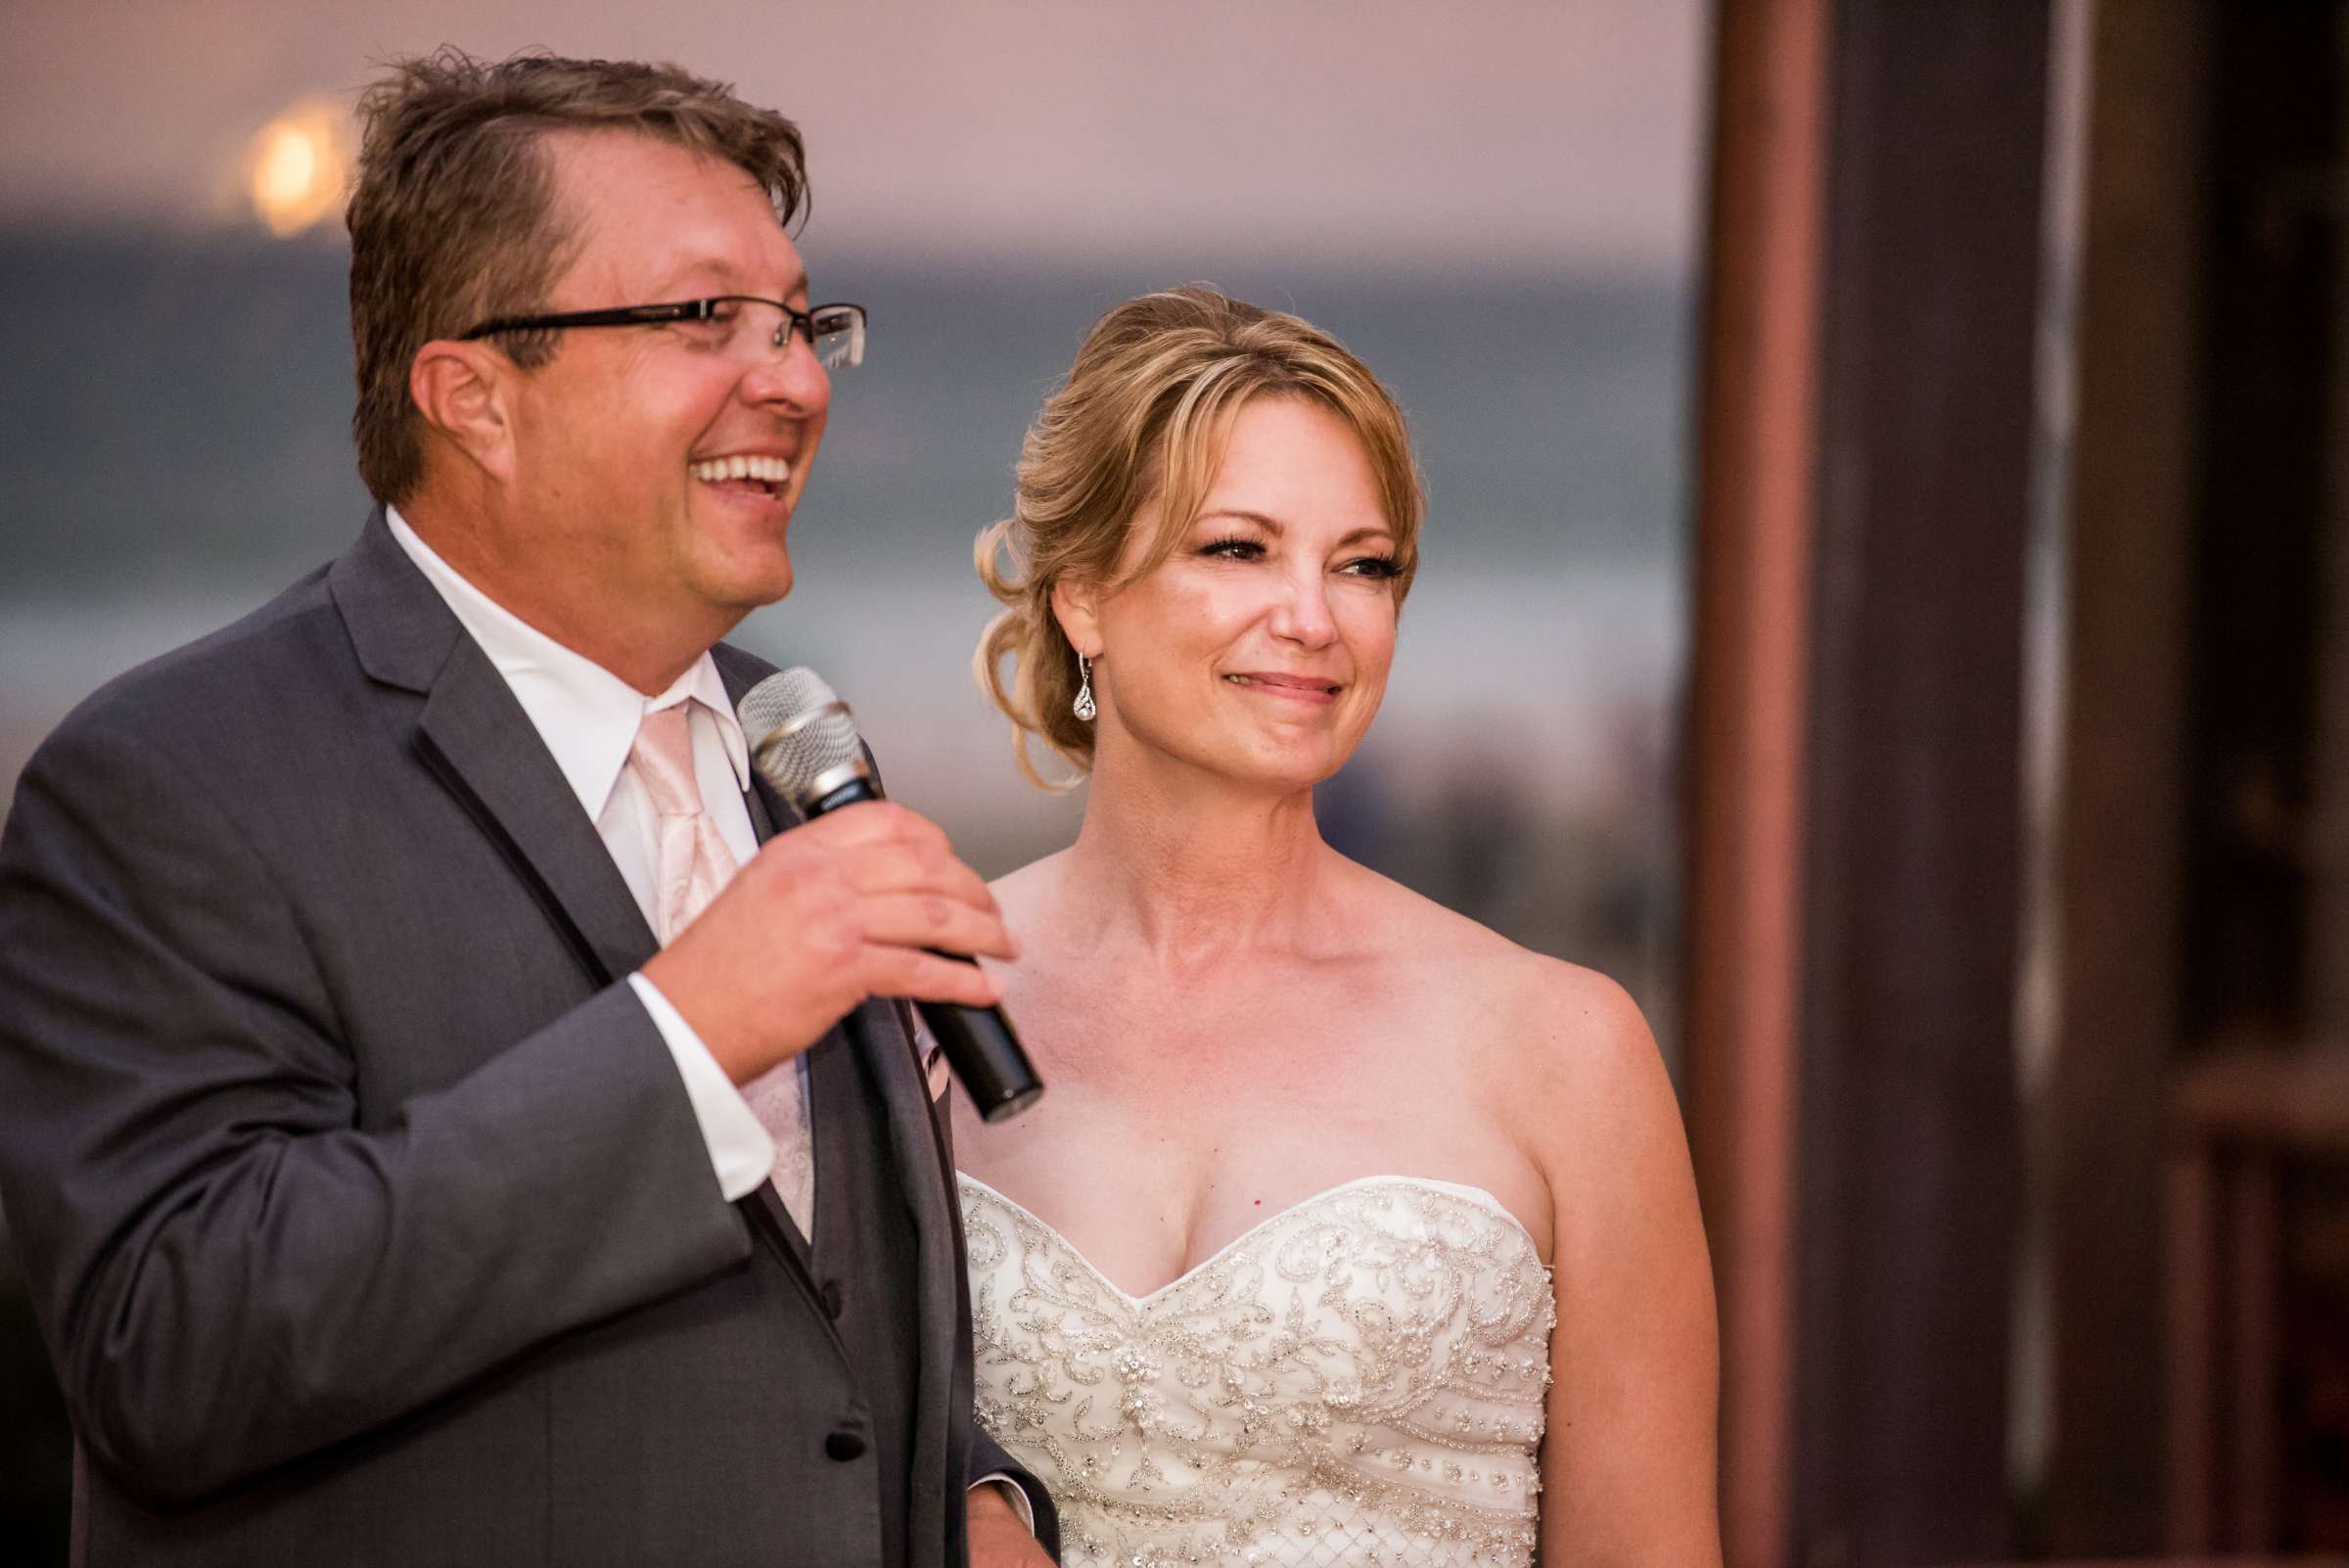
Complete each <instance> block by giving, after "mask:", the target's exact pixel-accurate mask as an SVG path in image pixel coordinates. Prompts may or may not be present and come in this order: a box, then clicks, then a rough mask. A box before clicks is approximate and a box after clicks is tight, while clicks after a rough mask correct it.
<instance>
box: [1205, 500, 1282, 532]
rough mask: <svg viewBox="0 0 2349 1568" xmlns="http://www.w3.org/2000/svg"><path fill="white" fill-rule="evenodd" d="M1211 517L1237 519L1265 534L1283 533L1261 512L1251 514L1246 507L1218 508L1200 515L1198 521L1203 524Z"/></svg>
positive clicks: (1277, 525)
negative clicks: (1253, 525) (1250, 524)
mask: <svg viewBox="0 0 2349 1568" xmlns="http://www.w3.org/2000/svg"><path fill="white" fill-rule="evenodd" d="M1211 517H1229V518H1237V519H1239V520H1240V521H1241V522H1243V523H1253V524H1255V525H1256V526H1257V527H1258V528H1260V529H1263V530H1265V531H1266V532H1267V533H1279V532H1282V531H1283V530H1282V529H1281V526H1280V525H1279V524H1278V523H1277V522H1275V521H1274V520H1273V519H1271V518H1269V517H1267V516H1266V515H1265V514H1264V513H1262V512H1251V511H1249V510H1248V509H1247V508H1246V507H1239V506H1219V507H1217V508H1216V509H1215V510H1214V511H1212V512H1202V513H1200V514H1199V518H1198V521H1200V522H1202V523H1204V522H1206V521H1207V520H1208V519H1209V518H1211Z"/></svg>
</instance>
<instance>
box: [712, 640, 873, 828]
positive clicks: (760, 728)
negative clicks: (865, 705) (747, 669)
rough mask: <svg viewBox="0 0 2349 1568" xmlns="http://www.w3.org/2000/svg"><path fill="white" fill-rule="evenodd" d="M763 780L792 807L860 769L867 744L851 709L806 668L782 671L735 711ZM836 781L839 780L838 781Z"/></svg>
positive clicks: (755, 689)
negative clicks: (846, 771)
mask: <svg viewBox="0 0 2349 1568" xmlns="http://www.w3.org/2000/svg"><path fill="white" fill-rule="evenodd" d="M735 715H736V716H738V717H739V718H740V719H741V720H742V736H743V739H744V740H745V741H746V742H748V743H749V746H750V751H751V761H752V764H753V765H754V766H756V767H757V768H758V769H759V776H760V778H763V779H765V780H766V782H767V784H768V785H769V786H770V787H772V788H773V790H774V791H775V793H776V794H778V795H780V796H782V797H783V798H784V799H785V800H787V801H789V802H791V803H792V804H793V805H794V806H798V807H806V806H808V805H810V804H812V803H813V802H814V800H815V799H816V798H817V795H818V793H819V792H818V791H817V789H816V785H817V784H818V782H819V781H821V780H823V779H824V778H825V776H826V775H827V774H834V775H836V774H838V773H839V771H840V770H841V769H842V768H844V767H851V766H853V767H856V768H858V769H861V768H862V767H863V765H864V743H863V742H862V741H861V740H860V739H858V738H857V734H856V720H855V719H854V718H852V717H851V716H850V715H849V705H848V704H847V703H844V702H842V701H841V700H840V694H839V693H837V692H835V691H834V690H833V689H832V688H831V686H830V685H828V684H826V682H825V680H824V677H823V676H821V675H819V674H817V673H816V672H815V671H814V670H812V669H808V668H807V667H806V665H795V666H793V667H792V668H791V669H785V670H779V671H777V672H776V673H774V674H772V675H769V676H767V677H766V678H765V679H764V680H762V681H760V682H759V684H758V685H756V686H753V687H752V688H751V689H750V690H749V691H748V692H746V693H744V694H743V699H742V701H741V703H740V704H738V705H737V706H736V708H735ZM833 782H834V783H838V782H839V780H838V779H837V778H835V779H834V780H833Z"/></svg>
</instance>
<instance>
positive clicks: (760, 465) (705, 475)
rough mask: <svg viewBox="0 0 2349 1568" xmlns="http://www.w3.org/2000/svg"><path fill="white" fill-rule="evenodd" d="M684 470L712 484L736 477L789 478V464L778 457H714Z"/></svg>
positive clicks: (778, 481)
mask: <svg viewBox="0 0 2349 1568" xmlns="http://www.w3.org/2000/svg"><path fill="white" fill-rule="evenodd" d="M686 472H688V473H690V474H691V475H692V476H693V477H694V478H695V479H697V480H703V481H706V482H707V483H709V484H718V483H719V482H721V481H724V480H738V479H747V480H757V481H759V482H760V484H782V483H783V482H784V481H785V480H788V479H789V478H791V465H790V464H789V463H786V462H784V461H783V459H781V458H780V457H714V458H712V459H710V461H708V462H707V463H696V464H694V465H693V466H692V467H691V468H690V469H688V470H687V471H686Z"/></svg>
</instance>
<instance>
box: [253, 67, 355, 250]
mask: <svg viewBox="0 0 2349 1568" xmlns="http://www.w3.org/2000/svg"><path fill="white" fill-rule="evenodd" d="M349 141H350V134H349V129H348V125H347V122H346V121H345V118H344V116H343V114H342V111H341V110H340V109H338V108H337V107H336V106H335V105H333V104H331V103H326V102H322V101H319V100H314V99H313V100H307V101H305V102H302V103H299V104H296V105H295V106H294V107H293V108H291V109H289V110H288V111H286V113H285V114H283V115H279V116H278V117H277V118H276V119H273V120H271V121H270V122H269V123H268V124H266V125H263V126H262V127H261V128H260V129H259V130H258V131H256V132H255V133H254V134H253V144H252V147H251V150H250V153H249V159H248V161H249V167H250V171H251V178H250V180H249V182H248V188H249V189H250V191H251V192H252V195H253V212H254V214H255V215H256V216H258V217H259V218H260V220H261V221H262V222H263V223H265V224H267V225H268V226H269V232H270V233H272V234H281V235H283V234H299V233H300V232H301V231H302V230H303V229H306V228H309V227H310V226H311V225H312V224H314V223H316V222H318V221H319V220H320V219H321V218H324V217H326V216H327V215H328V214H329V213H331V212H333V211H334V210H335V208H337V207H338V206H339V205H341V203H342V200H343V181H344V177H345V173H346V172H347V170H348V166H349V151H348V149H349Z"/></svg>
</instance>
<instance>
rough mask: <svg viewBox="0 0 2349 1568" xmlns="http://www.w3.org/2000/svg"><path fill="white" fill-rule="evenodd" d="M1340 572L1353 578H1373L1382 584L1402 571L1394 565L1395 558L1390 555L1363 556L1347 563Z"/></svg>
mask: <svg viewBox="0 0 2349 1568" xmlns="http://www.w3.org/2000/svg"><path fill="white" fill-rule="evenodd" d="M1340 570H1341V571H1343V572H1346V573H1347V574H1349V575H1350V576H1358V577H1373V578H1376V579H1378V580H1379V581H1382V582H1383V581H1386V580H1388V579H1389V578H1391V577H1393V576H1395V575H1396V574H1397V573H1398V572H1400V571H1402V570H1403V569H1402V568H1401V567H1398V566H1397V565H1396V564H1395V558H1394V557H1393V556H1391V555H1365V556H1359V557H1357V558H1356V559H1355V560H1352V561H1349V562H1347V563H1346V565H1345V566H1344V567H1342V568H1340Z"/></svg>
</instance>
